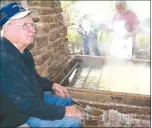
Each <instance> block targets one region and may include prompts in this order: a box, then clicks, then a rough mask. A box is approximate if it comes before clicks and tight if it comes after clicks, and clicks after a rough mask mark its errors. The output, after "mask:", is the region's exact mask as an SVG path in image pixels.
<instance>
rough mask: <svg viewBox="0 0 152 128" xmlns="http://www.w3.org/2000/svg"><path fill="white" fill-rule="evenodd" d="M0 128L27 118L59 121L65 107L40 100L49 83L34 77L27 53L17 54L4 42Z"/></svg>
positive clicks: (1, 47) (0, 53)
mask: <svg viewBox="0 0 152 128" xmlns="http://www.w3.org/2000/svg"><path fill="white" fill-rule="evenodd" d="M0 72H1V73H0V126H1V127H6V126H9V127H12V126H14V127H15V126H19V125H21V124H23V123H25V121H26V120H27V119H28V118H29V117H31V116H32V117H37V118H40V119H44V120H45V119H46V120H55V119H62V118H63V117H64V115H65V107H61V106H60V107H59V106H56V105H50V104H47V103H45V102H44V100H43V95H44V93H43V91H45V90H52V85H53V82H51V81H49V80H47V79H45V78H42V77H40V76H38V75H37V73H36V71H35V65H34V60H33V57H32V55H31V53H30V51H29V50H28V49H25V50H24V53H23V54H21V53H20V52H19V50H18V49H17V48H16V47H15V46H14V45H12V43H11V42H10V41H9V40H7V39H6V38H1V43H0Z"/></svg>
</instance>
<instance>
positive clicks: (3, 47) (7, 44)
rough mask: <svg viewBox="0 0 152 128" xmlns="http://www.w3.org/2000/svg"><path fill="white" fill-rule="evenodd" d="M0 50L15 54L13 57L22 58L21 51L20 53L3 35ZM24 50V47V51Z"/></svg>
mask: <svg viewBox="0 0 152 128" xmlns="http://www.w3.org/2000/svg"><path fill="white" fill-rule="evenodd" d="M1 50H3V51H8V52H10V53H11V54H13V55H14V56H15V58H22V53H20V51H19V50H18V49H17V48H16V47H15V46H14V45H13V44H12V43H11V42H10V41H9V40H8V39H6V38H5V37H2V38H1ZM25 51H26V49H25V50H24V52H25ZM24 52H23V54H24Z"/></svg>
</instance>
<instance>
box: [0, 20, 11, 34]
mask: <svg viewBox="0 0 152 128" xmlns="http://www.w3.org/2000/svg"><path fill="white" fill-rule="evenodd" d="M10 22H11V20H8V21H7V22H6V23H5V24H4V25H3V26H2V28H1V37H3V36H4V32H5V31H4V27H5V26H6V25H8V24H9V23H10Z"/></svg>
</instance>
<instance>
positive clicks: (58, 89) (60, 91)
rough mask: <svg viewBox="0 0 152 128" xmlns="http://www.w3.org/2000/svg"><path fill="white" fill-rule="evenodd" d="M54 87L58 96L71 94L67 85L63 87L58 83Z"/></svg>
mask: <svg viewBox="0 0 152 128" xmlns="http://www.w3.org/2000/svg"><path fill="white" fill-rule="evenodd" d="M52 89H53V90H54V91H55V94H56V95H57V96H60V97H69V96H70V95H69V93H68V90H67V89H66V88H65V87H63V86H61V85H59V84H57V83H54V84H53V86H52Z"/></svg>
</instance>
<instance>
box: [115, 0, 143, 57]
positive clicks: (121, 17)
mask: <svg viewBox="0 0 152 128" xmlns="http://www.w3.org/2000/svg"><path fill="white" fill-rule="evenodd" d="M115 8H116V10H117V12H116V14H114V16H113V19H112V26H113V25H114V24H115V23H116V22H119V21H124V23H125V24H124V28H125V29H126V30H127V31H126V33H125V34H124V35H123V37H124V39H126V40H127V39H128V38H130V37H131V38H132V54H133V56H135V53H136V49H137V44H136V34H137V33H138V32H139V24H140V22H139V20H138V17H137V15H136V13H135V12H132V11H131V10H128V9H127V4H126V2H125V1H116V2H115Z"/></svg>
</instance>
